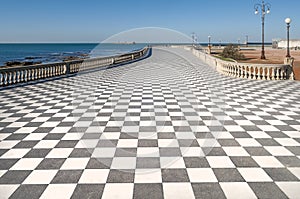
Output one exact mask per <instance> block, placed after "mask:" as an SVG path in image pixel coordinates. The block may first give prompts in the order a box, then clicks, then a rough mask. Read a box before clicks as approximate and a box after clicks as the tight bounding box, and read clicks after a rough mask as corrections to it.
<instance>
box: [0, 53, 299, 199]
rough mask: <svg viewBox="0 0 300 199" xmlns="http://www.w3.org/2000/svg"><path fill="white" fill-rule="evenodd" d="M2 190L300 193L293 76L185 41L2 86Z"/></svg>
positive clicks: (52, 194)
mask: <svg viewBox="0 0 300 199" xmlns="http://www.w3.org/2000/svg"><path fill="white" fill-rule="evenodd" d="M0 140H1V142H0V198H9V197H10V198H101V197H102V198H171V199H174V198H273V199H275V198H299V197H300V189H299V188H300V83H299V82H295V81H256V80H247V79H236V78H231V77H226V76H222V75H220V74H218V73H217V72H216V71H214V70H213V69H212V68H210V67H209V66H207V65H206V64H204V63H202V62H201V61H199V60H198V59H197V58H196V57H194V56H193V55H192V54H191V53H190V52H188V51H185V50H183V49H173V48H158V47H157V48H154V49H153V54H152V56H151V57H149V58H147V59H145V60H142V61H140V62H136V63H132V64H128V65H123V66H120V67H115V68H110V69H107V70H101V71H94V72H90V73H85V74H78V75H77V76H74V77H68V78H62V79H59V80H54V81H47V82H43V83H38V84H30V85H25V86H17V87H14V88H9V89H2V90H0Z"/></svg>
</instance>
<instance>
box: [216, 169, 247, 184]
mask: <svg viewBox="0 0 300 199" xmlns="http://www.w3.org/2000/svg"><path fill="white" fill-rule="evenodd" d="M213 171H214V173H215V175H216V177H217V179H218V181H219V182H244V181H245V180H244V178H243V177H242V176H241V174H240V173H239V172H238V170H237V169H233V168H226V169H219V168H218V169H213Z"/></svg>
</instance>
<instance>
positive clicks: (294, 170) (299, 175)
mask: <svg viewBox="0 0 300 199" xmlns="http://www.w3.org/2000/svg"><path fill="white" fill-rule="evenodd" d="M298 158H299V157H298ZM299 159H300V158H299ZM288 170H290V172H292V173H293V174H294V175H295V176H296V177H297V178H298V179H299V180H300V168H299V167H295V168H288Z"/></svg>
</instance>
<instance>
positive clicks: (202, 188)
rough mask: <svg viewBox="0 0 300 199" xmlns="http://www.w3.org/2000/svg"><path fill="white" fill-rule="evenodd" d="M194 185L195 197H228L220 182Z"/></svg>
mask: <svg viewBox="0 0 300 199" xmlns="http://www.w3.org/2000/svg"><path fill="white" fill-rule="evenodd" d="M192 187H193V191H194V195H195V198H199V199H200V198H203V199H205V198H207V199H208V198H209V199H213V198H218V199H222V198H224V199H225V198H226V197H225V195H224V193H223V190H222V188H221V186H220V185H219V184H218V183H193V184H192Z"/></svg>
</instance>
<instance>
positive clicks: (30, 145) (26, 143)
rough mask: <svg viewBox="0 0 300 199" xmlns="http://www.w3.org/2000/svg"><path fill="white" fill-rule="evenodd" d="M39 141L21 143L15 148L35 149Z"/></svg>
mask: <svg viewBox="0 0 300 199" xmlns="http://www.w3.org/2000/svg"><path fill="white" fill-rule="evenodd" d="M38 142H39V141H21V142H19V143H18V144H16V145H15V146H14V147H13V148H33V147H34V146H35V145H36V144H37V143H38Z"/></svg>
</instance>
